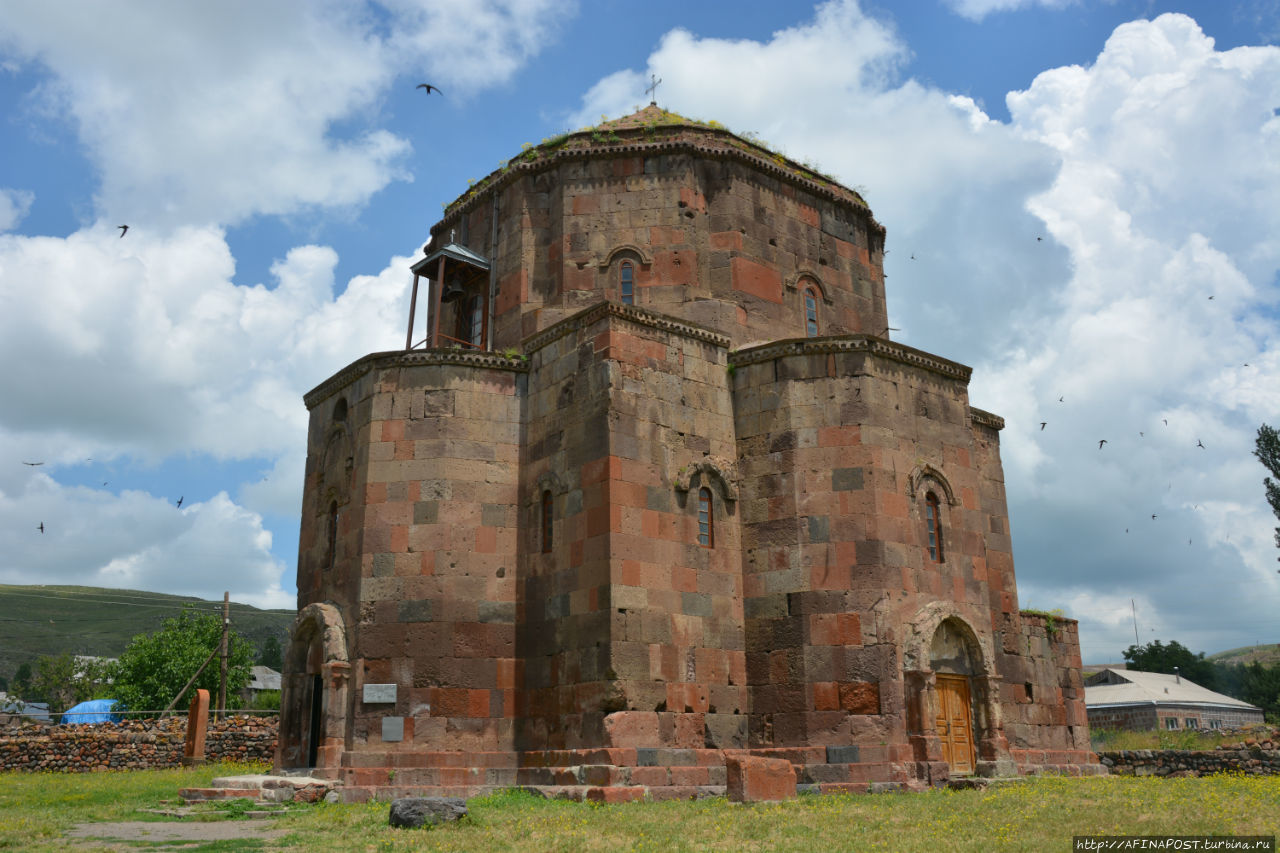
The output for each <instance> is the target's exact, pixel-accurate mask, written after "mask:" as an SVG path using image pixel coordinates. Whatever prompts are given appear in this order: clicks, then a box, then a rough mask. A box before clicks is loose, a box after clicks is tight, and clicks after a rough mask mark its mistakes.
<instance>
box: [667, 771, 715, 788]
mask: <svg viewBox="0 0 1280 853" xmlns="http://www.w3.org/2000/svg"><path fill="white" fill-rule="evenodd" d="M671 784H672V785H710V784H711V768H709V767H672V768H671Z"/></svg>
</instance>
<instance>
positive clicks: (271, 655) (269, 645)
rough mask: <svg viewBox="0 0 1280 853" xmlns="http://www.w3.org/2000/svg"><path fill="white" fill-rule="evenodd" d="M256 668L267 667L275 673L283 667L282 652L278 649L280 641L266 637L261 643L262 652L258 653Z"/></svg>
mask: <svg viewBox="0 0 1280 853" xmlns="http://www.w3.org/2000/svg"><path fill="white" fill-rule="evenodd" d="M258 666H268V667H271V668H272V669H274V670H275V671H276V672H279V671H280V668H281V667H283V666H284V652H283V651H281V649H280V641H279V640H277V639H276V638H275V637H267V639H266V640H265V641H264V642H263V643H262V651H260V652H258Z"/></svg>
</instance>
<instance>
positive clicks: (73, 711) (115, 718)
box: [62, 699, 120, 724]
mask: <svg viewBox="0 0 1280 853" xmlns="http://www.w3.org/2000/svg"><path fill="white" fill-rule="evenodd" d="M115 704H116V700H114V699H90V700H89V701H88V702H81V703H80V704H79V705H76V706H75V707H74V708H68V709H67V712H66V713H65V714H63V715H62V722H63V723H68V724H77V723H118V722H119V721H120V715H119V714H113V713H111V709H112V707H113V706H114V705H115Z"/></svg>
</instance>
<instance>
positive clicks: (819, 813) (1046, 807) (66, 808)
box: [0, 765, 1280, 853]
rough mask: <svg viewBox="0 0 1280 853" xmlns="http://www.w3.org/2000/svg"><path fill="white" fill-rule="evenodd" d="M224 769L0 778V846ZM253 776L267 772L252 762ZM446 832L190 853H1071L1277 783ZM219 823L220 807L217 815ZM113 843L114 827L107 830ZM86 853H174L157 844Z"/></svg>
mask: <svg viewBox="0 0 1280 853" xmlns="http://www.w3.org/2000/svg"><path fill="white" fill-rule="evenodd" d="M254 769H255V768H246V767H228V766H226V765H222V766H213V767H205V768H198V769H194V770H154V771H135V772H126V773H101V774H84V775H47V774H16V773H5V774H0V849H8V850H23V851H26V850H32V851H39V850H59V851H62V850H67V849H76V848H74V847H73V846H72V845H71V844H70V843H69V842H68V841H67V840H66V835H67V833H69V832H70V831H71V830H72V828H73V827H75V826H77V825H80V824H85V823H98V822H107V821H125V820H166V819H164V818H158V817H156V816H153V815H149V814H147V813H146V812H144V811H142V810H144V809H148V808H156V807H158V806H159V805H160V804H161V802H162V801H164V800H172V799H173V798H174V796H175V793H176V791H177V789H178V788H179V787H181V786H187V785H201V784H204V783H206V782H207V781H208V780H209V779H210V778H212V777H213V776H214V775H226V774H228V773H243V772H252V771H253V770H254ZM256 769H260V768H256ZM469 808H470V816H469V818H468V819H466V820H465V821H462V822H460V823H458V824H454V825H451V826H447V827H441V828H437V829H424V830H403V829H391V828H390V827H388V826H387V811H388V806H387V804H386V803H374V804H368V805H327V804H320V805H315V806H298V807H295V808H294V809H292V810H291V811H289V812H288V813H286V814H285V815H283V816H282V817H280V818H277V819H274V820H272V821H271V822H270V823H271V825H272V826H273V828H275V829H280V830H284V832H285V834H284V835H282V836H280V837H277V838H274V839H262V838H254V837H251V836H252V833H253V831H254V829H256V828H258V827H262V826H263V825H264V824H266V823H267V822H265V821H253V820H242V821H240V823H241V824H243V826H244V829H245V834H246V836H247V837H245V838H241V839H236V840H230V841H216V842H208V843H202V844H200V845H199V846H190V844H187V845H185V846H182V847H181V849H184V850H199V851H213V850H292V849H299V850H308V851H351V850H367V851H381V850H405V851H408V850H415V851H418V850H485V851H490V850H499V851H500V850H520V851H526V850H552V851H590V850H599V851H615V850H661V851H667V850H689V851H694V850H697V851H702V850H724V851H730V850H732V851H738V850H758V851H774V850H797V851H800V850H803V851H813V850H823V851H827V850H892V851H917V850H918V851H936V850H940V849H941V850H946V851H948V853H951V851H968V850H975V851H976V850H991V849H998V850H1069V849H1070V842H1071V836H1072V835H1076V834H1112V835H1116V834H1179V835H1224V834H1248V835H1275V834H1276V833H1277V829H1278V827H1280V778H1277V777H1228V776H1219V777H1213V778H1206V779H1155V778H1145V779H1134V778H1123V777H1114V778H1105V777H1104V778H1089V779H1067V778H1057V777H1044V778H1039V779H1029V780H1026V781H1023V782H1018V783H1015V784H1012V785H1007V786H1003V787H999V788H993V789H990V790H987V791H937V792H931V793H927V794H889V795H863V796H825V797H816V796H815V797H810V796H805V797H800V798H799V799H797V800H794V801H791V802H787V803H782V804H770V805H764V804H758V805H734V804H731V803H728V802H726V801H725V800H723V799H709V800H700V801H696V802H667V803H631V804H626V805H612V806H601V805H589V804H580V803H569V802H563V801H548V800H542V799H540V798H536V797H534V796H531V795H528V794H522V793H518V792H508V793H503V794H497V795H494V796H490V797H483V798H477V799H473V800H471V801H470V803H469ZM224 813H226V812H225V811H224ZM107 835H108V837H109V835H110V834H109V833H108V834H107ZM81 849H113V850H132V849H152V850H155V849H179V847H178V846H177V845H176V844H175V845H166V844H165V843H163V842H156V841H138V842H120V843H115V844H114V845H112V846H108V845H107V842H103V841H96V842H90V843H89V846H88V847H84V848H81Z"/></svg>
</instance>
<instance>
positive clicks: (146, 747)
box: [0, 716, 279, 773]
mask: <svg viewBox="0 0 1280 853" xmlns="http://www.w3.org/2000/svg"><path fill="white" fill-rule="evenodd" d="M278 727H279V720H278V719H277V718H276V717H274V716H273V717H228V718H226V719H225V720H222V721H214V720H210V721H209V729H208V734H207V735H206V736H205V758H206V759H208V760H209V761H266V762H270V761H271V760H272V759H273V758H274V757H275V750H276V730H277V728H278ZM186 732H187V721H186V718H185V717H174V718H170V719H167V720H146V721H134V720H130V721H126V722H122V723H92V724H82V725H69V726H39V725H29V726H23V727H22V728H18V729H9V730H7V731H4V732H0V770H53V771H59V772H66V773H84V772H89V771H94V770H141V769H146V768H154V767H177V766H179V765H180V764H181V763H182V748H183V744H184V741H185V738H186Z"/></svg>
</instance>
